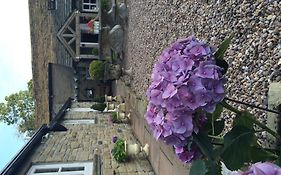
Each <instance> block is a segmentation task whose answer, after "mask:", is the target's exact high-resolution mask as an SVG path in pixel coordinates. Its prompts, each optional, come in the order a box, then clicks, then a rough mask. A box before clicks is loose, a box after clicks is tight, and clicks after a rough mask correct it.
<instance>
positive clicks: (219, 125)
mask: <svg viewBox="0 0 281 175" xmlns="http://www.w3.org/2000/svg"><path fill="white" fill-rule="evenodd" d="M223 129H224V120H219V121H215V122H214V133H213V134H214V135H215V136H217V135H219V134H221V132H222V131H223Z"/></svg>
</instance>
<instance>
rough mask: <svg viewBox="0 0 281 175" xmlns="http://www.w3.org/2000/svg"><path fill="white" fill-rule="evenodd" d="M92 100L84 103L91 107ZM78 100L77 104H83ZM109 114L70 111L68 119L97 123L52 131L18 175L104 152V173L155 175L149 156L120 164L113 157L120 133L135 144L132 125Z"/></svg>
mask: <svg viewBox="0 0 281 175" xmlns="http://www.w3.org/2000/svg"><path fill="white" fill-rule="evenodd" d="M90 104H91V103H81V104H80V105H81V106H85V107H88V106H89V105H90ZM80 105H79V103H74V104H73V105H72V106H73V107H81V106H80ZM109 115H110V114H109V113H104V114H103V113H96V112H74V111H71V110H70V111H69V112H67V113H66V115H65V117H64V119H65V120H69V119H76V120H77V119H93V118H97V120H98V122H97V124H75V125H74V124H66V125H65V127H66V128H67V129H68V130H67V131H66V132H52V133H50V134H49V136H48V138H47V139H46V140H44V141H43V142H42V143H41V144H40V146H39V147H38V148H37V149H35V150H33V153H32V154H30V155H31V156H30V157H29V161H26V164H25V165H23V167H22V169H20V170H19V172H18V175H24V174H25V173H26V171H28V169H29V167H30V165H31V164H37V163H67V162H76V161H82V162H83V161H90V162H94V155H95V154H97V155H100V156H101V160H102V171H103V173H104V175H113V173H114V172H115V174H120V175H128V174H130V175H138V174H137V173H138V172H142V173H144V175H153V174H154V173H153V171H152V167H151V165H150V164H149V162H148V161H147V159H145V158H142V157H140V158H139V157H136V158H134V159H132V161H130V162H129V163H128V164H117V162H115V161H114V160H112V159H111V154H110V151H111V149H112V148H113V143H112V137H113V136H118V137H120V138H124V139H125V140H128V142H129V143H135V142H136V139H135V138H134V136H133V135H132V132H131V127H130V126H129V125H128V124H118V125H117V124H111V123H108V117H109Z"/></svg>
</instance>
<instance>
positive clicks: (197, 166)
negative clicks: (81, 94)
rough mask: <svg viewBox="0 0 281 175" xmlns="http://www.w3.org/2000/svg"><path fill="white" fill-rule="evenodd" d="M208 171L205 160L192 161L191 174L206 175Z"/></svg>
mask: <svg viewBox="0 0 281 175" xmlns="http://www.w3.org/2000/svg"><path fill="white" fill-rule="evenodd" d="M206 172H207V168H206V164H205V162H204V161H203V160H200V159H199V160H196V161H194V162H193V163H192V166H191V169H190V173H189V174H190V175H205V174H206Z"/></svg>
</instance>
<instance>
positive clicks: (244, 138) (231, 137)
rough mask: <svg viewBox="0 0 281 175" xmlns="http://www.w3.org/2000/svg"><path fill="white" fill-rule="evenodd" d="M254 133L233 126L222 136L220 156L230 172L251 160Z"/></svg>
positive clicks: (242, 127) (250, 130)
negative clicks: (222, 142)
mask: <svg viewBox="0 0 281 175" xmlns="http://www.w3.org/2000/svg"><path fill="white" fill-rule="evenodd" d="M253 140H254V131H253V130H252V129H249V128H247V127H245V126H239V125H238V126H234V127H233V128H232V130H231V131H230V132H228V133H227V134H226V135H225V136H224V150H223V153H222V155H221V157H222V159H223V162H225V164H226V165H227V167H229V168H230V169H231V170H237V169H239V168H241V166H242V165H243V164H244V163H245V162H248V161H249V160H251V144H252V142H253Z"/></svg>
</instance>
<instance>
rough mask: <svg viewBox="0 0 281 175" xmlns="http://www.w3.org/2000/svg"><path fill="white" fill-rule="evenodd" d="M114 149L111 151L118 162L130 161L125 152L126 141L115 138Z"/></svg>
mask: <svg viewBox="0 0 281 175" xmlns="http://www.w3.org/2000/svg"><path fill="white" fill-rule="evenodd" d="M112 141H113V142H114V147H113V149H112V150H111V153H112V156H113V158H114V159H115V160H116V161H117V162H118V163H122V162H126V161H127V160H128V155H127V153H126V151H125V141H124V140H123V139H121V138H117V137H113V139H112Z"/></svg>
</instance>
